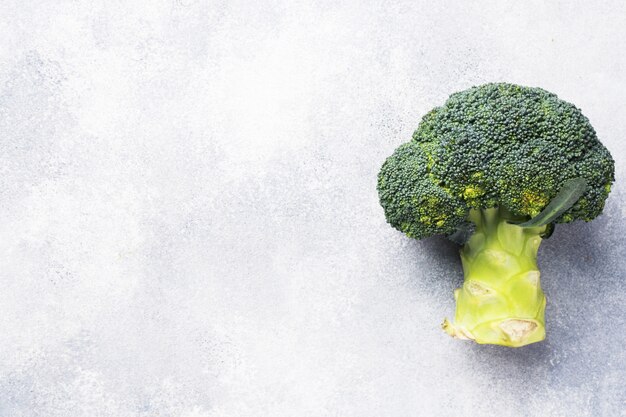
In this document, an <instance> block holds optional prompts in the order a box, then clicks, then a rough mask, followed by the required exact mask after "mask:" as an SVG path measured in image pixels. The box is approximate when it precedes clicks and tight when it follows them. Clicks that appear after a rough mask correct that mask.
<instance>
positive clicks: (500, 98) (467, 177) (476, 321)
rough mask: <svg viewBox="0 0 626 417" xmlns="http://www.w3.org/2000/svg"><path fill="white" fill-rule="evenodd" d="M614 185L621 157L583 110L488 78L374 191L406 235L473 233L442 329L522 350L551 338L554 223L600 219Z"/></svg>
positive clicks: (407, 147)
mask: <svg viewBox="0 0 626 417" xmlns="http://www.w3.org/2000/svg"><path fill="white" fill-rule="evenodd" d="M613 181H614V161H613V159H612V158H611V155H610V153H609V151H608V150H607V149H606V148H605V147H604V146H603V145H602V144H601V143H600V141H599V140H598V138H597V136H596V132H595V131H594V129H593V127H592V126H591V124H590V123H589V120H588V119H587V118H586V117H585V116H584V115H583V114H582V113H581V111H580V110H579V109H578V108H577V107H576V106H574V105H573V104H570V103H567V102H565V101H563V100H561V99H559V98H558V97H557V96H556V95H554V94H552V93H550V92H548V91H545V90H543V89H540V88H530V87H522V86H518V85H514V84H507V83H492V84H486V85H482V86H478V87H473V88H470V89H469V90H465V91H461V92H458V93H455V94H452V95H451V96H450V98H449V99H448V100H447V101H446V102H445V104H444V105H443V106H441V107H436V108H435V109H433V110H431V111H430V112H429V113H427V114H426V115H425V116H424V117H423V119H422V121H421V123H420V124H419V126H418V128H417V130H416V131H415V133H414V134H413V137H412V140H411V141H410V142H408V143H405V144H403V145H401V146H400V147H399V148H398V149H397V150H396V151H395V152H394V153H393V155H391V156H390V157H389V158H388V159H387V160H386V161H385V162H384V164H383V166H382V168H381V170H380V173H379V176H378V193H379V197H380V203H381V205H382V207H383V209H384V212H385V216H386V218H387V221H388V222H389V223H390V224H391V225H392V226H393V227H395V228H396V229H398V230H400V231H402V232H404V233H405V234H406V235H407V236H409V237H413V238H416V239H422V238H425V237H428V236H432V235H447V236H453V237H457V238H458V236H465V237H464V238H463V241H462V242H460V243H464V244H465V246H464V247H463V249H462V250H461V259H462V261H463V268H464V271H465V277H466V279H465V284H464V285H463V287H462V288H460V289H458V290H457V291H456V298H457V312H456V315H455V322H456V323H455V324H452V323H450V322H448V321H447V320H446V321H445V322H444V328H445V329H446V331H447V332H448V333H450V334H451V335H453V336H457V337H460V338H468V339H473V340H475V341H476V342H478V343H494V344H501V345H506V346H522V345H525V344H528V343H532V342H536V341H539V340H542V339H543V338H544V336H545V330H544V318H543V309H544V307H545V297H544V295H543V292H542V291H541V288H540V286H539V271H538V269H537V265H536V254H537V249H538V247H539V243H540V242H541V239H542V238H545V237H547V236H549V234H550V233H551V231H552V230H553V228H554V225H555V224H557V223H568V222H572V221H574V220H585V221H590V220H592V219H594V218H595V217H597V216H598V215H599V214H600V213H601V212H602V209H603V207H604V202H605V200H606V198H607V196H608V194H609V191H610V188H611V184H612V182H613ZM531 219H535V221H533V220H531ZM529 220H530V221H529ZM524 222H525V223H524ZM459 233H460V235H459Z"/></svg>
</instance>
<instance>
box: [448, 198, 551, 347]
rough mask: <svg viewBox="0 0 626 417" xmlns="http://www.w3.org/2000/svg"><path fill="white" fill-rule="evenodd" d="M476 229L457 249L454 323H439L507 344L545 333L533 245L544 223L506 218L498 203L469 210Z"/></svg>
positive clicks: (479, 338) (469, 335) (481, 340)
mask: <svg viewBox="0 0 626 417" xmlns="http://www.w3.org/2000/svg"><path fill="white" fill-rule="evenodd" d="M469 220H470V221H472V222H473V223H475V224H476V232H475V233H474V234H473V235H472V237H471V238H470V240H469V241H468V242H467V243H466V244H465V246H464V247H463V249H461V261H462V263H463V271H464V273H465V282H464V283H463V286H462V287H461V288H457V289H456V290H455V292H454V297H455V298H456V313H455V316H454V324H452V323H450V322H449V321H448V320H447V319H446V320H445V321H444V322H443V325H442V326H443V329H444V330H445V331H446V332H447V333H448V334H449V335H451V336H454V337H458V338H461V339H470V340H474V341H475V342H476V343H481V344H483V343H488V344H495V345H503V346H510V347H519V346H524V345H528V344H530V343H535V342H539V341H541V340H543V339H544V338H545V336H546V332H545V321H544V312H545V306H546V297H545V296H544V294H543V291H542V290H541V286H540V280H539V269H538V267H537V250H538V249H539V244H540V243H541V236H540V234H541V233H542V232H543V231H544V230H545V226H543V227H534V228H521V227H519V226H516V225H513V224H510V223H508V222H507V220H510V217H509V216H508V215H507V213H506V212H504V211H503V210H501V209H497V208H493V209H485V210H472V211H471V212H470V216H469Z"/></svg>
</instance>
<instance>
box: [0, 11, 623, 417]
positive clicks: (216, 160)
mask: <svg viewBox="0 0 626 417" xmlns="http://www.w3.org/2000/svg"><path fill="white" fill-rule="evenodd" d="M340 3H341V2H334V1H324V0H314V1H309V2H306V1H304V2H300V1H280V0H276V1H258V2H257V1H246V0H240V1H211V2H205V1H200V0H178V1H163V0H155V1H145V2H132V1H131V2H126V1H101V0H97V1H85V2H80V1H15V0H4V1H2V2H0V63H1V64H0V260H1V261H0V416H8V417H19V416H46V417H47V416H59V417H69V416H90V417H92V416H116V417H117V416H138V417H152V416H155V417H156V416H181V417H218V416H219V417H243V416H250V417H252V416H254V417H261V416H272V417H280V416H289V417H294V416H298V417H307V416H316V417H317V416H342V417H344V416H354V417H366V416H372V417H373V416H376V417H380V416H398V417H400V416H402V417H407V416H428V417H430V416H472V417H480V416H494V415H498V416H501V417H507V416H542V417H557V416H568V417H573V416H607V417H609V416H611V417H612V416H624V415H626V412H625V411H624V410H625V409H626V404H625V395H624V386H625V383H626V380H625V379H626V374H625V371H624V364H625V363H626V355H625V353H624V350H625V348H624V346H625V345H626V336H625V326H624V318H625V316H626V314H625V311H624V304H625V301H626V300H625V297H624V275H625V272H626V261H625V254H626V240H625V236H626V226H625V222H624V220H625V218H626V196H625V194H626V190H625V187H624V182H623V181H624V178H625V176H624V174H625V171H624V163H625V162H626V161H625V158H626V149H625V146H624V143H625V142H624V138H625V137H626V123H624V121H625V120H626V111H625V106H624V102H625V97H626V81H625V75H624V73H625V72H626V54H624V51H625V50H626V25H625V24H624V23H625V22H626V5H625V4H626V3H624V2H622V1H615V0H612V1H604V2H599V1H596V2H592V1H539V0H533V1H524V2H519V1H516V2H513V1H478V2H474V1H456V2H452V1H422V0H420V1H372V2H345V3H341V4H340ZM490 81H509V82H514V83H519V84H523V85H530V86H540V87H543V88H545V89H548V90H550V91H553V92H555V93H557V94H559V96H560V97H562V98H564V99H566V100H568V101H571V102H574V103H576V104H577V105H578V106H579V107H581V108H582V110H583V112H584V113H585V114H586V115H587V116H588V117H589V118H590V120H591V121H592V123H593V125H594V126H595V127H596V130H597V132H598V135H599V137H600V138H601V140H602V141H603V142H604V143H605V145H606V146H607V147H608V148H609V149H610V150H611V152H612V153H613V155H614V157H615V160H616V164H617V172H616V175H617V183H616V184H615V186H614V191H613V193H612V195H611V196H610V198H609V200H608V202H607V206H606V210H605V214H604V215H603V216H601V217H600V218H598V219H597V220H596V221H594V222H592V223H588V224H583V223H577V224H573V225H569V226H563V227H559V228H557V230H556V232H555V234H554V236H553V237H552V238H551V239H550V240H548V241H546V242H545V243H544V244H543V245H542V248H541V250H540V257H539V258H540V259H539V261H540V266H541V268H542V272H543V286H544V289H545V291H546V293H547V297H548V308H547V326H548V332H549V335H548V338H547V340H546V341H545V342H543V343H541V344H536V345H532V346H528V347H524V348H520V349H515V350H511V349H507V348H500V347H493V346H478V345H473V344H470V343H464V342H460V341H455V340H452V339H450V338H448V336H446V335H445V334H444V333H443V332H442V331H441V330H440V328H439V323H440V322H441V320H442V319H443V318H444V317H445V316H450V315H452V314H453V310H454V301H453V297H452V291H453V289H454V288H455V287H456V286H458V285H459V283H460V282H461V280H462V275H461V269H460V263H459V260H458V256H457V253H456V251H457V249H456V247H455V246H454V245H452V244H451V243H449V242H447V241H445V240H443V239H438V238H433V239H430V240H426V241H421V242H417V241H412V240H409V239H408V238H405V237H404V236H403V235H401V234H400V233H398V232H396V231H394V230H393V229H391V228H390V227H389V226H388V225H387V224H386V223H385V219H384V217H383V213H382V210H381V208H380V207H379V205H378V201H377V195H376V191H375V177H376V174H377V171H378V168H379V166H380V164H381V163H382V161H383V160H384V159H385V158H386V157H387V156H388V155H389V154H390V153H391V152H392V151H393V149H394V148H395V147H397V146H398V145H399V144H400V143H402V142H404V141H406V140H408V139H409V138H410V135H411V133H412V131H413V129H414V128H415V127H416V125H417V123H418V121H419V119H420V117H421V116H422V115H423V114H424V113H425V112H426V111H428V110H429V109H430V108H432V107H434V106H436V105H439V104H441V103H442V102H443V101H444V100H445V98H446V97H447V96H448V95H449V94H450V93H452V92H454V91H458V90H462V89H465V88H467V87H470V86H472V85H476V84H481V83H484V82H490Z"/></svg>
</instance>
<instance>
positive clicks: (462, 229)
mask: <svg viewBox="0 0 626 417" xmlns="http://www.w3.org/2000/svg"><path fill="white" fill-rule="evenodd" d="M475 229H476V225H475V224H474V223H469V222H467V223H462V224H460V225H459V226H458V227H457V228H456V232H454V233H452V234H450V235H448V236H446V237H447V238H448V239H449V240H451V241H453V242H454V243H456V244H457V245H461V246H463V245H465V244H466V243H467V241H468V240H469V238H470V237H471V236H472V234H473V233H474V230H475Z"/></svg>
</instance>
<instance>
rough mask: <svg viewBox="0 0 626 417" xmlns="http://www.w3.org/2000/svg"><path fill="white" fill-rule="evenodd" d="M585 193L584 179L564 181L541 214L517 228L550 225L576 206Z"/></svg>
mask: <svg viewBox="0 0 626 417" xmlns="http://www.w3.org/2000/svg"><path fill="white" fill-rule="evenodd" d="M585 191H587V181H586V180H585V179H584V178H580V177H579V178H574V179H571V180H567V181H565V183H564V184H563V187H561V190H560V191H559V192H558V194H557V195H556V197H554V198H553V199H552V201H550V204H548V205H547V206H546V208H544V209H543V210H542V211H541V213H539V214H538V215H536V216H535V217H533V218H532V219H530V220H528V221H527V222H524V223H522V224H518V226H520V227H541V226H545V225H546V224H548V223H552V222H553V221H554V220H556V219H557V218H558V217H559V216H560V215H561V214H563V213H564V212H566V211H567V210H569V209H570V208H571V207H572V206H573V205H574V204H576V202H577V201H578V199H579V198H580V197H581V196H582V195H583V194H584V193H585Z"/></svg>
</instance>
